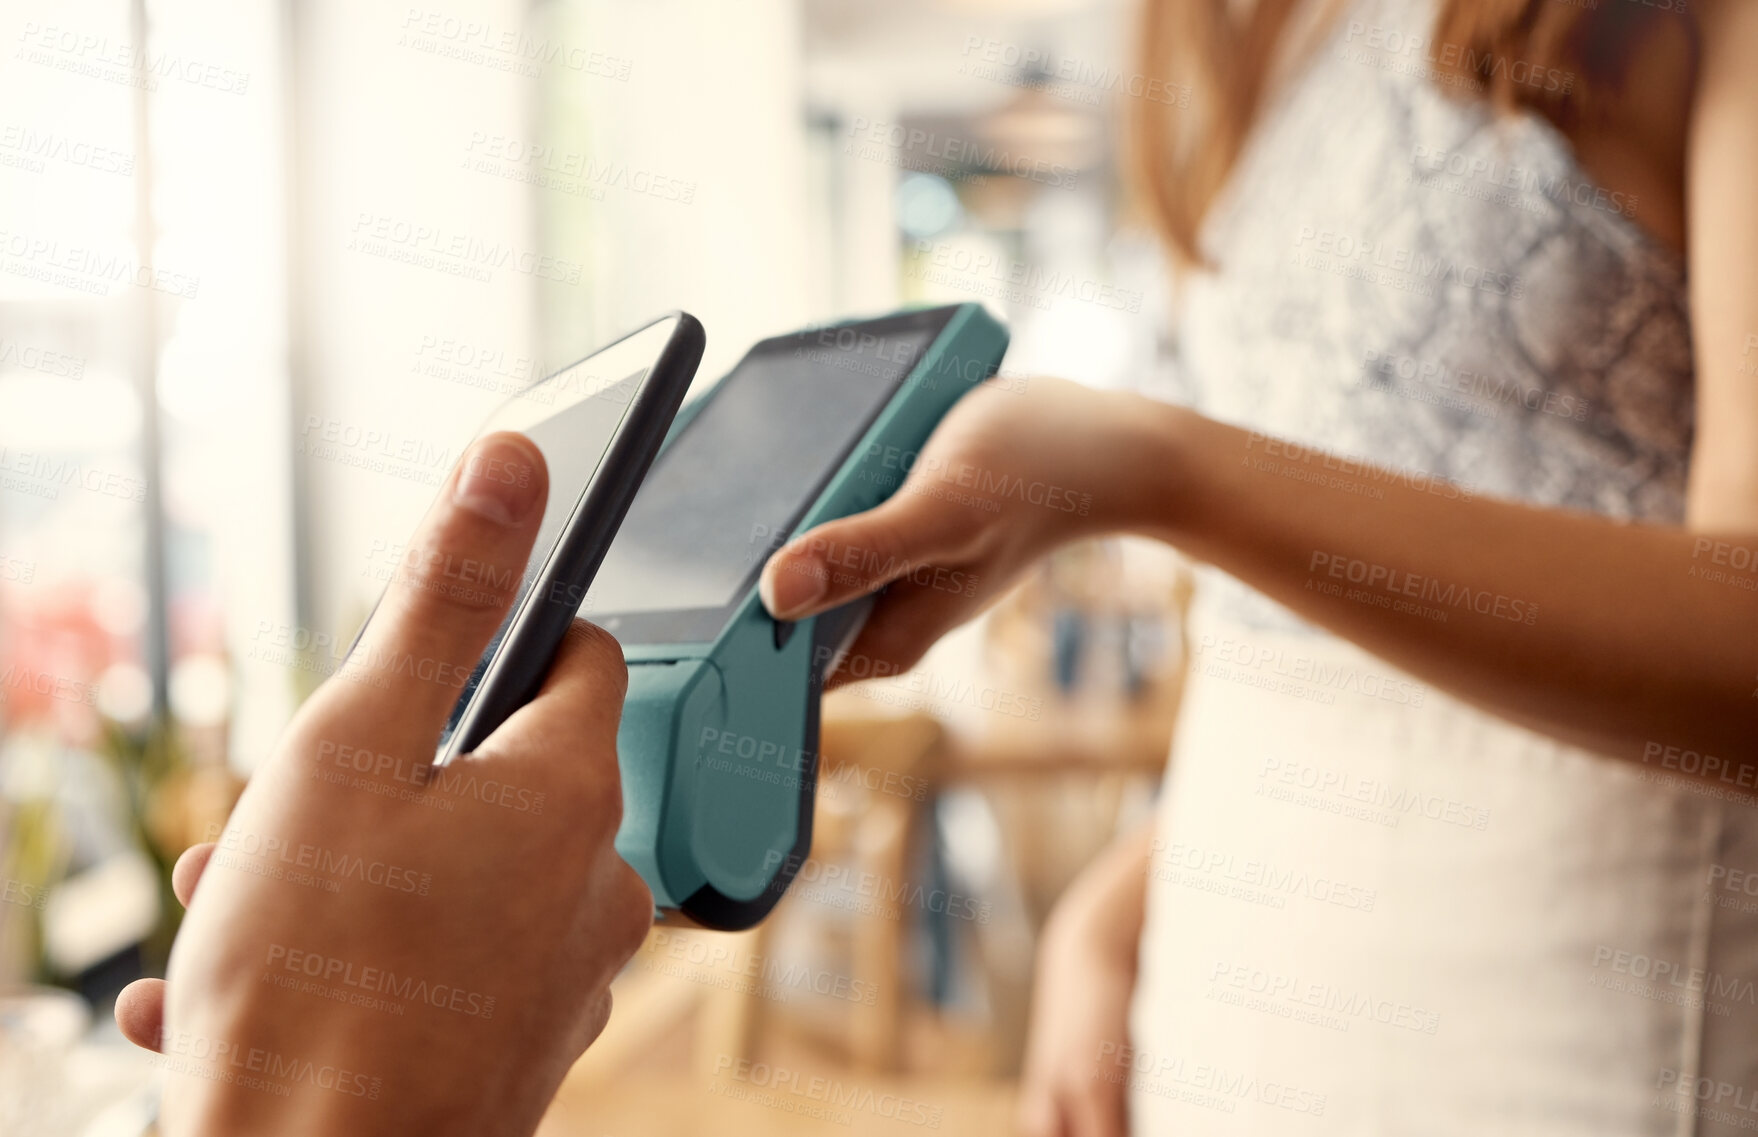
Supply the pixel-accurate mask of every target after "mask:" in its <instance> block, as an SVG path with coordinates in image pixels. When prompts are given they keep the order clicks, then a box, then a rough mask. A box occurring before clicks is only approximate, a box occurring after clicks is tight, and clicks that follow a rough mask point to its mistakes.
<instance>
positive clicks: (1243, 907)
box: [1099, 617, 1758, 1137]
mask: <svg viewBox="0 0 1758 1137" xmlns="http://www.w3.org/2000/svg"><path fill="white" fill-rule="evenodd" d="M1192 646H1193V648H1194V649H1195V660H1194V663H1193V669H1192V671H1193V673H1192V675H1191V678H1190V685H1189V688H1188V693H1187V696H1186V702H1185V706H1184V710H1183V713H1182V716H1181V720H1180V724H1179V729H1178V734H1177V737H1176V739H1175V743H1174V748H1173V759H1172V765H1171V767H1170V770H1169V772H1168V775H1167V782H1166V792H1165V794H1164V796H1163V801H1162V804H1161V808H1160V817H1159V832H1158V841H1157V842H1156V849H1155V852H1154V855H1153V860H1152V868H1151V875H1150V882H1149V886H1148V911H1147V922H1146V926H1145V928H1144V930H1143V933H1142V941H1141V971H1140V978H1139V982H1138V985H1137V988H1136V993H1135V1001H1134V1005H1133V1008H1132V1012H1131V1028H1130V1029H1131V1038H1130V1040H1129V1041H1130V1046H1128V1047H1118V1048H1111V1047H1107V1048H1105V1050H1106V1053H1102V1054H1101V1055H1100V1056H1099V1061H1100V1065H1101V1069H1100V1071H1099V1075H1100V1076H1103V1077H1107V1078H1109V1079H1110V1080H1112V1081H1117V1080H1119V1078H1127V1080H1128V1084H1129V1086H1130V1088H1131V1092H1130V1106H1131V1117H1132V1121H1133V1127H1134V1131H1135V1132H1136V1133H1138V1134H1178V1135H1180V1137H1184V1135H1188V1134H1198V1133H1201V1134H1232V1133H1254V1134H1255V1133H1263V1134H1272V1133H1273V1134H1277V1135H1278V1137H1280V1135H1284V1134H1290V1133H1293V1134H1321V1133H1322V1134H1330V1133H1337V1134H1387V1135H1394V1134H1395V1135H1398V1137H1405V1135H1408V1134H1414V1133H1421V1134H1451V1133H1457V1134H1462V1135H1463V1134H1469V1135H1471V1137H1483V1135H1484V1134H1496V1135H1498V1137H1507V1135H1514V1134H1546V1135H1556V1134H1582V1135H1584V1137H1585V1135H1588V1134H1591V1135H1592V1137H1610V1135H1621V1134H1655V1135H1659V1134H1690V1133H1724V1132H1725V1133H1735V1132H1753V1131H1758V987H1755V986H1754V981H1755V980H1758V797H1755V796H1754V794H1753V793H1752V792H1751V791H1750V790H1742V789H1740V788H1739V787H1737V786H1726V787H1710V786H1705V785H1702V784H1700V783H1697V782H1694V781H1693V782H1681V781H1680V780H1679V779H1678V774H1677V773H1676V772H1675V771H1676V770H1677V769H1678V768H1679V767H1680V766H1681V765H1687V766H1688V765H1690V764H1691V763H1692V762H1693V761H1694V760H1695V759H1694V758H1693V756H1691V755H1689V754H1685V753H1682V752H1676V751H1675V752H1672V753H1670V754H1669V753H1668V752H1667V751H1666V750H1665V749H1664V748H1660V749H1659V750H1658V752H1657V753H1656V754H1655V755H1654V756H1653V760H1652V761H1651V762H1650V763H1648V764H1646V765H1644V766H1638V765H1635V764H1632V763H1620V762H1616V761H1613V760H1610V759H1606V758H1600V757H1595V756H1593V755H1591V754H1589V753H1587V752H1585V751H1582V750H1578V749H1575V748H1573V747H1569V746H1566V745H1563V744H1561V743H1557V742H1554V741H1551V740H1549V739H1546V738H1544V737H1542V736H1540V735H1538V734H1535V733H1533V732H1531V731H1528V730H1524V729H1521V728H1519V727H1515V726H1511V725H1509V724H1507V723H1505V722H1502V721H1500V720H1498V719H1496V718H1493V717H1491V716H1489V715H1487V714H1484V713H1483V712H1481V711H1478V710H1475V709H1473V708H1471V707H1468V706H1466V705H1464V704H1462V703H1460V702H1458V701H1457V700H1455V699H1452V698H1449V697H1447V696H1444V695H1442V694H1440V693H1439V692H1437V691H1436V690H1434V689H1433V688H1431V687H1428V686H1426V685H1423V684H1419V683H1417V682H1416V681H1415V680H1413V679H1412V678H1410V677H1409V676H1408V675H1405V674H1403V673H1401V672H1398V671H1396V670H1395V669H1393V668H1391V667H1389V666H1387V665H1386V664H1384V663H1383V662H1381V661H1379V660H1377V659H1375V658H1373V657H1372V656H1369V655H1367V654H1365V653H1363V652H1361V651H1360V650H1358V649H1356V648H1354V647H1353V646H1352V645H1350V644H1347V643H1345V642H1342V641H1340V640H1337V639H1335V638H1332V637H1327V636H1298V635H1290V634H1275V633H1257V632H1252V631H1245V630H1239V629H1238V628H1235V627H1229V626H1228V625H1226V624H1225V623H1224V622H1219V621H1216V620H1213V619H1210V620H1207V621H1204V620H1202V619H1201V618H1200V617H1199V618H1198V621H1197V624H1196V627H1195V628H1194V630H1193V638H1192Z"/></svg>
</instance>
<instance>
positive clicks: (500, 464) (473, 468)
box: [452, 435, 538, 525]
mask: <svg viewBox="0 0 1758 1137" xmlns="http://www.w3.org/2000/svg"><path fill="white" fill-rule="evenodd" d="M537 482H538V478H537V467H536V465H535V464H534V463H533V462H532V460H531V450H530V446H529V444H527V443H522V442H519V441H516V440H514V439H511V438H507V437H504V436H500V435H490V436H489V437H487V438H484V439H482V440H481V441H479V442H477V443H476V444H475V445H474V446H472V447H471V448H470V450H469V451H468V452H467V453H466V454H465V455H464V466H463V468H462V469H461V470H459V471H458V484H457V485H456V487H454V488H453V490H452V503H453V504H454V505H457V506H459V507H461V508H463V509H468V510H469V511H470V512H471V513H476V514H480V515H481V516H483V517H486V518H488V519H489V520H490V521H493V522H496V523H497V524H500V525H517V524H518V523H519V522H520V521H523V520H524V519H525V517H526V516H527V515H528V514H530V512H531V509H532V507H533V506H534V505H536V504H537V496H538V493H537V488H538V487H537Z"/></svg>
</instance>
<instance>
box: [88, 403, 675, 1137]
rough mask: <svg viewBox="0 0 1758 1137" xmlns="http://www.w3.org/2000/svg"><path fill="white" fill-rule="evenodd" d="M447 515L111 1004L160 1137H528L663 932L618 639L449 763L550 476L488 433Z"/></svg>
mask: <svg viewBox="0 0 1758 1137" xmlns="http://www.w3.org/2000/svg"><path fill="white" fill-rule="evenodd" d="M448 489H449V490H450V492H449V493H447V494H444V495H443V496H442V497H441V499H440V501H439V502H437V503H436V504H435V506H434V507H433V509H432V511H431V512H430V513H429V515H428V517H427V519H426V521H425V522H424V523H423V525H422V528H421V531H420V532H419V533H418V534H417V536H416V537H415V539H414V540H413V541H412V542H411V544H410V552H409V553H408V555H407V556H406V557H405V558H404V561H403V563H402V565H401V566H400V567H399V571H398V574H397V577H396V579H395V580H394V581H393V582H392V584H391V586H390V588H389V589H388V590H387V591H386V594H385V597H384V600H383V601H382V602H381V604H380V606H379V609H378V611H377V613H376V614H375V615H374V616H373V618H372V620H371V622H370V623H369V625H368V628H367V631H366V635H365V637H364V638H363V639H362V641H361V642H360V643H359V644H358V645H357V646H356V647H355V649H354V651H353V652H352V653H351V654H350V656H349V658H348V660H347V663H346V664H345V665H344V667H343V669H342V671H341V672H340V673H339V674H337V675H336V676H335V677H334V678H332V679H331V680H330V681H329V682H327V683H326V684H324V686H323V687H322V688H321V689H320V690H319V691H318V692H317V693H316V694H315V695H313V696H312V697H311V699H309V700H308V701H307V702H306V704H305V705H304V707H302V708H301V710H300V712H299V714H298V716H297V717H296V718H295V719H294V721H293V723H292V725H291V726H290V727H289V729H288V731H287V733H286V735H285V737H284V738H283V739H282V742H281V744H280V746H279V748H278V749H277V751H276V753H275V754H274V755H273V756H271V757H270V758H269V759H268V761H267V762H266V763H265V764H264V765H263V767H262V768H261V769H260V770H258V771H257V773H256V775H255V776H254V777H253V778H252V779H251V782H250V785H249V787H248V788H247V789H246V791H245V793H244V796H243V798H242V799H241V800H240V801H239V803H238V806H237V808H236V809H234V810H233V813H232V816H231V818H230V819H229V820H228V822H227V825H226V829H225V831H224V833H223V834H221V835H220V839H219V841H218V842H217V845H213V846H199V847H197V849H194V850H191V851H190V852H189V853H188V854H186V855H185V857H184V859H183V860H182V861H180V862H179V865H178V871H177V874H176V876H177V881H176V883H177V891H178V895H179V897H180V898H184V899H189V898H190V897H191V894H192V893H193V894H194V895H193V903H191V904H190V909H189V915H188V918H187V919H186V920H185V922H184V925H183V928H182V930H181V931H180V933H179V934H178V937H177V942H176V946H175V948H174V950H173V951H172V955H171V967H170V977H169V980H168V981H167V982H166V983H159V982H158V981H156V980H143V981H141V982H140V983H137V984H135V985H133V986H131V987H130V988H129V989H128V990H127V991H126V992H124V994H123V997H122V998H121V999H120V1000H118V1003H117V1010H116V1013H117V1018H118V1021H119V1022H120V1023H121V1024H122V1026H123V1029H124V1032H125V1033H126V1034H127V1035H128V1036H129V1037H130V1038H131V1039H133V1040H134V1041H136V1042H137V1043H140V1044H142V1045H147V1046H152V1047H154V1048H157V1049H162V1051H163V1053H164V1056H165V1057H164V1064H165V1065H166V1067H167V1068H168V1069H169V1070H170V1072H171V1075H172V1076H171V1077H170V1078H169V1080H168V1083H167V1089H166V1094H165V1103H164V1108H163V1129H162V1131H163V1132H165V1133H166V1134H167V1135H168V1137H184V1135H191V1134H210V1133H253V1134H265V1135H266V1134H292V1133H299V1134H305V1133H312V1134H316V1133H325V1134H344V1135H350V1137H352V1135H355V1134H360V1135H365V1134H374V1135H384V1134H394V1135H401V1134H416V1133H420V1134H452V1133H457V1134H472V1135H476V1134H496V1135H502V1134H505V1135H512V1134H528V1133H530V1132H531V1131H532V1130H534V1129H535V1128H536V1126H537V1123H538V1121H539V1120H540V1118H541V1117H542V1114H543V1111H544V1110H545V1108H546V1107H547V1106H548V1104H549V1101H550V1099H551V1098H552V1097H553V1096H554V1093H555V1090H556V1088H557V1087H558V1086H559V1085H560V1083H561V1079H562V1077H563V1075H564V1074H565V1073H566V1072H567V1070H568V1067H569V1066H570V1065H571V1064H572V1063H573V1061H574V1060H575V1059H576V1058H577V1057H578V1056H579V1055H580V1053H581V1051H583V1050H584V1049H585V1048H586V1046H587V1045H588V1044H589V1043H590V1042H591V1041H592V1039H594V1038H595V1037H597V1035H598V1033H599V1032H600V1031H601V1030H602V1029H603V1027H604V1024H605V1021H606V1018H607V1016H608V1014H609V1009H610V996H609V984H610V981H611V978H612V977H613V976H614V975H615V974H616V973H617V971H618V970H619V969H620V968H621V966H622V965H623V963H624V962H625V961H627V959H628V958H629V957H630V955H632V954H633V952H634V951H635V949H636V948H637V947H638V946H639V945H640V942H641V939H642V937H643V935H644V934H645V932H646V930H647V927H648V925H649V923H650V921H651V918H652V914H653V908H652V901H651V898H650V896H649V895H648V891H647V888H646V886H645V885H643V884H642V882H641V880H640V878H639V877H638V876H637V875H636V874H635V872H634V871H633V870H632V869H631V868H629V866H628V865H627V864H626V863H624V862H623V860H622V859H621V858H620V857H618V856H617V854H616V850H615V848H614V846H613V840H614V838H615V835H616V831H617V826H618V824H619V821H620V818H621V806H622V799H621V791H620V787H619V782H618V777H617V762H616V730H617V722H618V718H619V715H620V713H621V706H622V697H623V691H624V685H625V682H626V674H625V671H624V667H623V661H622V654H621V651H620V650H619V649H618V648H617V645H616V643H615V641H613V640H612V639H611V638H610V637H609V636H608V635H607V634H605V633H604V632H601V631H599V630H597V629H596V628H593V627H591V626H590V625H587V624H585V623H576V624H575V626H574V628H573V629H572V631H571V633H570V635H569V637H568V639H567V641H566V643H565V645H564V647H563V649H562V651H561V652H560V654H559V656H558V658H557V661H556V664H555V667H554V669H553V670H552V672H551V674H550V676H549V679H548V681H547V682H546V683H545V685H544V687H543V690H542V692H541V693H540V694H539V696H538V697H537V699H535V700H534V701H533V702H531V703H530V704H528V705H526V706H525V707H523V708H521V709H520V710H519V711H518V712H517V713H516V714H514V715H513V716H512V717H511V718H510V719H508V720H507V721H506V722H505V723H504V724H503V725H502V726H501V727H500V728H499V729H498V730H496V731H495V732H494V733H493V734H492V735H491V736H490V737H489V738H488V739H487V741H485V742H484V743H483V744H482V746H481V747H480V748H478V749H477V750H476V751H475V752H474V753H471V754H467V755H464V756H463V757H461V758H459V759H457V760H455V761H454V762H452V763H450V764H448V765H447V766H444V767H441V768H438V769H436V768H435V767H433V765H432V762H433V758H434V754H435V749H436V744H437V742H438V739H439V735H440V731H441V728H442V726H443V725H444V723H445V721H446V718H447V715H448V713H449V711H450V710H451V707H452V705H453V703H454V701H455V700H456V699H457V697H458V694H459V689H460V687H461V686H462V684H463V681H464V679H465V677H467V676H468V675H469V674H470V672H471V670H472V668H473V667H474V665H475V662H476V660H477V658H478V657H479V655H480V654H481V652H482V651H483V649H484V647H485V646H486V645H487V643H488V641H489V639H490V637H491V636H492V635H493V634H494V631H495V629H496V628H497V627H498V625H499V623H500V621H501V618H502V616H503V614H504V613H505V611H506V609H507V606H508V604H509V603H510V602H511V600H512V599H513V597H514V595H515V593H516V590H517V585H518V581H519V579H520V578H521V576H522V575H523V570H524V567H525V563H526V560H527V559H528V557H529V556H530V552H531V545H532V542H533V540H534V539H535V536H536V532H537V527H538V524H539V521H540V520H541V517H542V513H543V503H544V498H545V496H546V489H547V475H546V472H545V469H544V465H543V459H542V456H541V455H540V454H538V452H537V451H536V449H535V447H533V446H532V445H531V443H530V442H529V441H528V440H526V439H524V438H522V437H519V436H517V435H504V434H503V435H492V436H490V437H488V438H486V439H484V440H482V441H481V442H479V443H478V444H477V445H476V446H474V447H473V448H472V449H471V451H470V452H469V453H468V455H467V456H466V457H465V459H464V461H463V463H461V465H460V467H459V469H458V470H457V471H455V472H454V473H453V477H452V480H451V482H450V483H448ZM197 877H199V878H200V885H199V889H197V888H196V878H197Z"/></svg>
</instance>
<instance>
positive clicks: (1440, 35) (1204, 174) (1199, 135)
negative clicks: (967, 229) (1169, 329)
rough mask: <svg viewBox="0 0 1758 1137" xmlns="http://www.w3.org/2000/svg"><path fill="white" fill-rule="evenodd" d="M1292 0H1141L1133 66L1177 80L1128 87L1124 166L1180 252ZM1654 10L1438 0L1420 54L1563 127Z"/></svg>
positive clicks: (1448, 84)
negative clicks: (1138, 95)
mask: <svg viewBox="0 0 1758 1137" xmlns="http://www.w3.org/2000/svg"><path fill="white" fill-rule="evenodd" d="M1300 2H1301V0H1255V2H1250V3H1245V4H1243V5H1242V4H1241V3H1239V2H1238V0H1142V4H1143V9H1142V20H1141V39H1140V44H1139V55H1138V61H1139V66H1140V70H1141V74H1143V75H1146V76H1152V77H1157V78H1166V77H1177V78H1178V79H1180V80H1187V82H1185V83H1183V84H1174V87H1173V89H1174V90H1176V91H1178V92H1179V97H1178V98H1173V99H1167V100H1164V101H1156V100H1151V99H1136V100H1133V101H1132V109H1131V112H1130V122H1129V132H1130V137H1131V142H1132V146H1131V149H1132V151H1133V154H1132V156H1133V158H1134V162H1133V167H1134V168H1133V171H1132V173H1133V175H1134V181H1135V184H1136V188H1137V191H1138V193H1139V195H1140V197H1141V199H1142V201H1143V203H1144V204H1145V206H1146V209H1147V212H1148V215H1149V216H1150V218H1151V219H1152V221H1153V223H1154V226H1155V227H1156V228H1157V229H1158V230H1159V231H1160V235H1161V236H1162V237H1163V238H1164V239H1165V241H1166V243H1167V245H1168V246H1169V247H1170V248H1171V249H1172V251H1173V253H1174V254H1175V255H1176V256H1178V257H1179V259H1180V260H1182V261H1185V262H1186V263H1193V262H1200V261H1201V260H1202V256H1201V254H1200V252H1199V251H1198V249H1197V229H1198V227H1199V226H1200V225H1201V223H1202V219H1203V214H1204V213H1205V212H1207V210H1208V207H1209V203H1210V202H1211V201H1213V200H1214V197H1215V195H1216V193H1218V192H1219V191H1220V189H1221V186H1222V185H1223V184H1224V183H1225V181H1226V179H1227V175H1228V173H1229V172H1231V170H1232V169H1233V164H1234V162H1235V161H1236V160H1237V159H1238V157H1239V154H1240V151H1241V150H1242V149H1243V148H1244V145H1245V139H1246V137H1247V135H1248V134H1249V133H1250V131H1251V127H1252V123H1253V122H1254V121H1255V120H1256V117H1257V112H1258V109H1259V106H1260V104H1261V103H1262V101H1263V98H1264V96H1265V94H1266V92H1267V91H1268V89H1269V86H1270V82H1269V80H1270V77H1271V75H1272V73H1273V72H1274V71H1276V70H1277V68H1279V67H1284V66H1286V65H1287V64H1288V63H1290V62H1292V59H1293V58H1294V57H1297V56H1298V55H1299V54H1300V53H1301V52H1302V51H1304V50H1307V49H1309V48H1310V47H1311V46H1312V45H1311V42H1310V40H1309V39H1308V38H1306V37H1294V36H1287V35H1285V34H1284V33H1285V32H1287V31H1288V30H1289V29H1290V28H1291V26H1292V25H1291V24H1290V17H1291V16H1293V15H1294V14H1295V11H1296V9H1297V8H1298V7H1299V4H1300ZM1590 3H1591V6H1588V5H1589V4H1590ZM1341 6H1342V5H1341V3H1340V2H1339V0H1327V3H1326V4H1325V5H1324V7H1323V8H1322V9H1320V10H1319V12H1318V14H1317V17H1316V19H1314V20H1312V21H1310V25H1309V26H1308V27H1307V28H1306V29H1305V30H1306V31H1307V32H1308V33H1316V32H1318V31H1322V30H1323V29H1324V27H1325V26H1326V25H1327V24H1328V23H1329V22H1330V21H1331V20H1332V19H1334V18H1335V17H1336V15H1337V12H1338V10H1339V8H1340V7H1341ZM1681 6H1682V5H1681ZM1655 12H1656V9H1655V8H1653V7H1649V6H1646V5H1644V4H1643V3H1642V0H1597V2H1596V3H1593V2H1592V0H1578V2H1571V0H1439V6H1438V11H1437V12H1436V14H1435V26H1434V29H1433V32H1432V34H1431V36H1430V38H1429V42H1428V43H1427V44H1426V45H1425V46H1426V49H1427V60H1426V62H1427V63H1428V65H1429V69H1430V76H1431V78H1433V80H1434V81H1435V82H1436V83H1437V84H1439V85H1440V86H1441V87H1442V88H1443V89H1445V90H1447V91H1451V92H1456V93H1458V94H1461V95H1463V96H1465V97H1468V98H1484V99H1488V100H1489V101H1490V102H1491V103H1492V104H1494V105H1495V106H1496V107H1497V108H1499V109H1502V110H1513V109H1515V108H1517V107H1526V108H1530V109H1533V110H1536V111H1538V112H1540V113H1542V114H1544V115H1545V116H1546V117H1548V118H1550V119H1551V120H1552V121H1553V122H1555V123H1557V124H1558V125H1559V126H1562V127H1564V128H1565V129H1566V128H1567V127H1568V126H1569V125H1570V124H1571V123H1574V122H1577V121H1581V120H1582V119H1584V118H1587V117H1590V116H1594V115H1597V114H1599V113H1601V111H1602V110H1603V108H1604V103H1605V99H1606V97H1607V95H1608V93H1610V92H1612V88H1614V87H1615V85H1616V83H1617V80H1618V79H1619V78H1620V77H1621V75H1622V73H1623V71H1624V69H1625V67H1626V66H1627V65H1628V63H1629V60H1630V57H1631V55H1632V54H1633V53H1634V50H1633V49H1634V46H1635V43H1636V41H1637V38H1638V36H1637V32H1638V31H1639V30H1640V29H1641V27H1642V26H1643V25H1644V24H1645V23H1646V22H1647V20H1648V19H1650V18H1652V17H1653V16H1654V15H1655ZM1193 103H1194V105H1192V104H1193Z"/></svg>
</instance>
